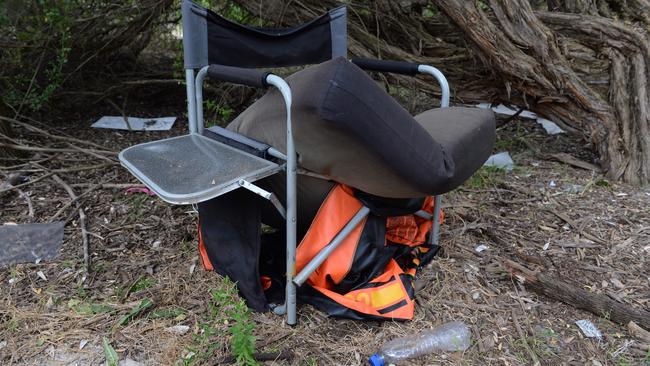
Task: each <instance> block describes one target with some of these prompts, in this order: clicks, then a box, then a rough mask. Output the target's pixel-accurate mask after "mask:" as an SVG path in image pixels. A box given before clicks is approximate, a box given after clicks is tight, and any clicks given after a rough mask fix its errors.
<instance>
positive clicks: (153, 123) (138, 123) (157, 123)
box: [92, 116, 176, 131]
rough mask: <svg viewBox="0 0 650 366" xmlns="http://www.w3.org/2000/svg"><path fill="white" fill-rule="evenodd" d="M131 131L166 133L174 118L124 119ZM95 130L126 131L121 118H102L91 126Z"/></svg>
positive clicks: (126, 127)
mask: <svg viewBox="0 0 650 366" xmlns="http://www.w3.org/2000/svg"><path fill="white" fill-rule="evenodd" d="M126 118H127V120H128V121H129V125H130V126H131V130H132V131H166V130H169V129H170V128H172V126H173V125H174V122H176V117H157V118H137V117H126ZM92 127H95V128H110V129H114V130H128V129H129V127H128V126H127V125H126V123H125V122H124V117H122V116H104V117H102V118H100V119H99V120H98V121H97V122H95V123H93V124H92Z"/></svg>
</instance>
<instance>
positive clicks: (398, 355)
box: [369, 322, 470, 366]
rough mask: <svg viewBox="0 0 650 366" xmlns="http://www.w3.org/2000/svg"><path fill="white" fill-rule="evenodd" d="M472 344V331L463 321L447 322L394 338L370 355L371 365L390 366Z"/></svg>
mask: <svg viewBox="0 0 650 366" xmlns="http://www.w3.org/2000/svg"><path fill="white" fill-rule="evenodd" d="M469 346H470V331H469V328H467V326H466V325H465V324H464V323H462V322H449V323H445V324H443V325H441V326H439V327H437V328H435V329H429V330H425V331H422V332H421V333H418V334H413V335H410V336H406V337H402V338H397V339H393V340H391V341H389V342H387V343H385V344H384V345H383V346H382V347H381V349H380V350H379V353H375V354H374V355H372V356H370V360H369V361H370V365H372V366H388V365H390V364H395V363H397V362H400V361H403V360H407V359H410V358H415V357H418V356H422V355H426V354H429V353H432V352H435V351H464V350H466V349H468V348H469Z"/></svg>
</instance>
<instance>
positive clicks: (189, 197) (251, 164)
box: [119, 134, 281, 204]
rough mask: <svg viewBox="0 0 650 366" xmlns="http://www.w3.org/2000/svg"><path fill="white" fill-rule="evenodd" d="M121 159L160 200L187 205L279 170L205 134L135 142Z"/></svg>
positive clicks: (121, 154)
mask: <svg viewBox="0 0 650 366" xmlns="http://www.w3.org/2000/svg"><path fill="white" fill-rule="evenodd" d="M119 158H120V162H121V163H122V165H123V166H124V167H125V168H127V169H128V170H129V171H130V172H131V173H132V174H133V175H134V176H135V177H136V178H138V179H139V180H140V181H142V183H144V184H145V185H146V186H147V187H149V188H150V189H151V190H153V191H154V192H156V194H158V196H160V198H162V199H163V200H165V201H167V202H169V203H173V204H190V203H198V202H202V201H206V200H209V199H211V198H214V197H217V196H220V195H222V194H224V193H227V192H230V191H232V190H234V189H236V188H238V187H239V184H238V182H239V180H240V179H245V180H247V181H248V182H254V181H255V180H258V179H260V178H264V177H267V176H269V175H272V174H274V173H275V172H277V171H279V170H280V169H281V167H280V166H279V165H278V164H275V163H273V162H271V161H268V160H264V159H262V158H259V157H257V156H254V155H251V154H248V153H246V152H243V151H240V150H237V149H235V148H233V147H230V146H228V145H225V144H223V143H220V142H218V141H214V140H212V139H210V138H207V137H205V136H201V135H197V134H190V135H185V136H179V137H172V138H169V139H165V140H159V141H153V142H147V143H144V144H139V145H135V146H132V147H129V148H127V149H125V150H124V151H122V152H121V153H120V155H119Z"/></svg>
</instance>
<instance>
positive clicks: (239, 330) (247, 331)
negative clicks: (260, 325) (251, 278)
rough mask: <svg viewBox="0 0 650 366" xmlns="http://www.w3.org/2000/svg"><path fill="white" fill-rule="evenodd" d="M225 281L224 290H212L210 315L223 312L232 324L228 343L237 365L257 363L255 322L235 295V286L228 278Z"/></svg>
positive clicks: (248, 365) (242, 301)
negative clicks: (254, 356) (254, 355)
mask: <svg viewBox="0 0 650 366" xmlns="http://www.w3.org/2000/svg"><path fill="white" fill-rule="evenodd" d="M224 281H225V285H226V286H225V289H224V290H213V291H212V292H211V294H212V301H211V304H210V311H211V312H212V316H213V317H215V316H217V314H225V315H226V316H227V317H229V318H230V319H231V320H232V321H233V322H234V324H233V325H231V326H230V328H229V332H230V335H231V339H230V345H231V346H232V350H233V353H234V354H235V358H236V360H237V364H238V365H246V366H251V365H257V361H255V358H253V353H254V352H255V336H254V335H253V330H254V329H255V323H253V322H252V321H251V319H250V310H249V309H248V307H247V306H246V303H245V302H244V300H243V299H241V298H240V297H239V296H238V295H237V288H236V286H235V284H234V283H232V282H230V281H229V280H227V279H226V280H224Z"/></svg>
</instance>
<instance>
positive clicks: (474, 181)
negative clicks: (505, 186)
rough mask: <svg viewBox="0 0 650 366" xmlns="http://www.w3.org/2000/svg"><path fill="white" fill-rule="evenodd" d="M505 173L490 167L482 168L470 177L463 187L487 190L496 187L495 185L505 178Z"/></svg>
mask: <svg viewBox="0 0 650 366" xmlns="http://www.w3.org/2000/svg"><path fill="white" fill-rule="evenodd" d="M505 174H506V172H505V171H504V170H503V169H499V168H496V167H491V166H484V167H482V168H481V169H479V170H477V171H476V173H474V175H472V176H471V177H470V178H469V179H468V180H467V182H465V184H464V185H465V186H466V187H469V188H487V187H492V186H494V185H496V183H497V182H498V181H499V180H500V179H502V178H503V177H504V176H505Z"/></svg>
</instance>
